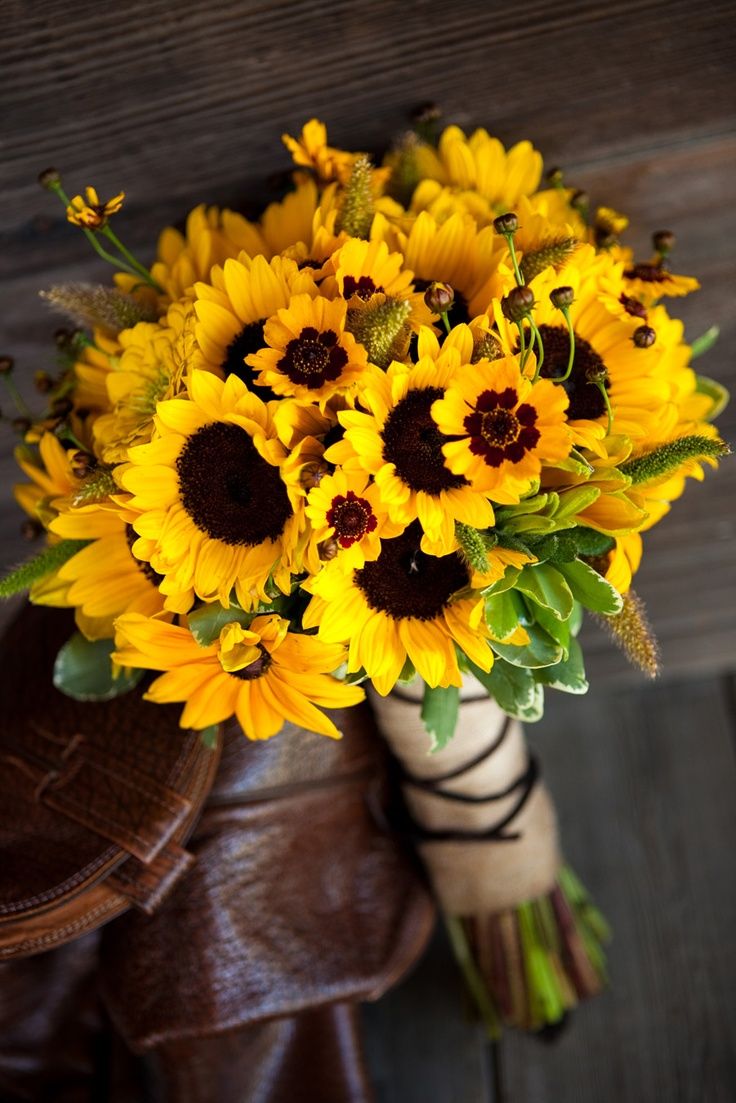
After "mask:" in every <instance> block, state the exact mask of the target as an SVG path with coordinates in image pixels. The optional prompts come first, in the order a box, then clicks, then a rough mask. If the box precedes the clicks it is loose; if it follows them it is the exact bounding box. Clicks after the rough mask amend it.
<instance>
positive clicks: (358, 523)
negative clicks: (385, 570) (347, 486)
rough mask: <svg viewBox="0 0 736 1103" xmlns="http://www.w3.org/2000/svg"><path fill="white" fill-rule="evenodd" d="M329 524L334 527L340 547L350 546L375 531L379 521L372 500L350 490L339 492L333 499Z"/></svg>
mask: <svg viewBox="0 0 736 1103" xmlns="http://www.w3.org/2000/svg"><path fill="white" fill-rule="evenodd" d="M327 524H328V525H332V527H333V528H334V530H335V539H336V540H337V542H338V544H339V545H340V547H341V548H349V547H350V546H351V544H354V543H355V542H356V540H360V539H361V538H362V537H363V536H366V535H367V534H368V533H369V532H374V531H375V528H376V525H377V524H378V521H377V520H376V515H375V514H374V512H373V510H372V508H371V504H370V502H369V501H367V499H366V498H359V497H358V496H357V495H356V494H355V493H354V492H353V491H352V490H349V491H348V492H347V494H346V495H342V494H337V495H336V496H335V497H334V498H333V499H332V505H331V506H330V508H329V509H328V511H327Z"/></svg>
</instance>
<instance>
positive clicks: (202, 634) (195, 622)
mask: <svg viewBox="0 0 736 1103" xmlns="http://www.w3.org/2000/svg"><path fill="white" fill-rule="evenodd" d="M252 620H253V614H252V613H244V612H243V610H242V609H241V608H240V607H239V606H237V605H231V606H230V608H229V609H224V608H223V607H222V605H220V603H219V601H213V602H211V603H209V604H207V605H202V606H201V607H200V608H199V609H195V610H194V612H192V613H190V614H189V630H190V631H191V633H192V635H193V636H194V638H195V640H196V641H197V643H198V644H199V646H200V647H209V646H210V644H212V643H214V642H215V640H216V639H217V638H218V636H219V635H220V632H221V631H222V630H223V628H224V627H225V625H226V624H231V623H232V622H233V621H237V622H238V624H242V625H243V627H244V628H249V627H250V623H251V621H252Z"/></svg>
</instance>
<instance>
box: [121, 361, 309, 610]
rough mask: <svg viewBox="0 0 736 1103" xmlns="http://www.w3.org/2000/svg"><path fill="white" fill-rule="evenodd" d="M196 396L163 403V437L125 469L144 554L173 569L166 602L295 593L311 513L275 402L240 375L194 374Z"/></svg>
mask: <svg viewBox="0 0 736 1103" xmlns="http://www.w3.org/2000/svg"><path fill="white" fill-rule="evenodd" d="M189 396H190V397H189V398H188V399H184V398H174V399H170V400H169V401H167V402H160V403H159V404H158V408H157V413H156V424H157V429H158V436H157V437H156V438H155V439H154V440H153V441H152V442H151V443H150V444H143V445H138V446H136V447H134V448H131V449H129V453H128V455H129V460H130V464H129V465H128V466H126V467H124V469H123V470H122V473H121V474H120V476H119V479H120V483H121V485H122V486H123V488H124V489H125V490H127V491H129V492H130V494H132V496H133V497H132V499H131V503H130V505H131V508H132V509H134V510H136V511H137V512H138V513H139V515H140V516H138V517H137V518H136V520H135V521H134V522H133V525H134V528H135V530H136V532H137V533H138V534H139V535H140V536H141V537H143V538H144V540H142V541H138V542H137V544H136V554H140V555H141V557H143V558H145V559H146V560H147V561H148V562H150V564H151V566H152V568H153V570H154V571H156V572H157V573H158V574H160V575H165V576H166V577H165V579H164V580H163V581H162V583H161V591H162V593H164V594H166V595H168V597H169V598H170V599H171V600H168V601H167V604H166V607H167V608H172V609H177V611H179V610H180V602H181V595H182V594H186V593H188V592H190V591H193V592H194V594H196V596H197V597H199V598H201V599H202V600H203V601H214V600H215V599H217V600H219V601H220V602H221V603H222V604H223V605H225V606H227V605H228V604H229V601H230V593H231V591H232V590H233V587H234V588H235V592H236V595H237V599H238V601H239V602H240V604H241V605H242V606H243V608H246V609H250V608H252V607H253V606H254V605H256V604H257V603H258V601H259V600H268V595H267V593H266V583H267V581H268V579H269V577H270V576H271V575H272V576H273V578H274V581H275V583H276V585H277V586H280V587H281V588H282V589H283V590H285V591H287V592H288V589H289V579H290V572H291V567H292V566H293V556H294V554H295V551H296V546H297V543H298V534H299V529H300V526H301V524H302V520H301V519H300V518H299V517H298V516H295V514H294V510H293V508H292V504H291V501H290V498H289V494H288V491H287V488H286V486H285V484H284V482H283V480H282V478H281V474H280V471H279V466H278V463H279V460H281V459H282V458H283V456H284V450H283V448H282V446H281V445H280V444H279V442H278V440H277V439H276V434H275V430H274V428H273V424H272V421H271V419H270V417H269V415H268V412H267V409H266V407H265V405H264V404H263V403H262V402H261V400H260V399H259V398H258V397H257V396H256V395H254V394H251V393H250V392H249V391H248V390H247V389H246V386H245V384H244V383H243V382H242V381H241V380H240V379H238V377H237V376H236V375H231V376H229V377H228V379H227V380H226V381H225V382H223V381H222V380H221V379H218V378H217V377H216V376H215V375H213V374H211V373H210V372H206V371H194V372H193V373H192V377H191V380H190V382H189Z"/></svg>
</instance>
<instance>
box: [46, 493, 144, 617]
mask: <svg viewBox="0 0 736 1103" xmlns="http://www.w3.org/2000/svg"><path fill="white" fill-rule="evenodd" d="M133 516H134V515H133V514H131V513H129V512H126V511H125V510H124V509H121V508H120V507H118V506H115V505H114V504H113V503H111V502H109V501H108V502H101V503H97V504H90V505H87V506H81V507H79V508H76V509H69V510H66V511H65V512H63V513H61V514H59V516H58V517H57V518H56V519H55V520H54V521H52V522H51V524H50V525H49V529H50V531H51V532H52V533H54V535H55V536H58V537H60V538H62V539H66V540H89V541H91V542H90V543H89V544H88V545H87V547H86V548H82V550H81V551H79V552H77V554H76V555H74V556H72V558H71V559H69V560H67V562H66V563H65V564H64V565H63V566H62V567H60V568H59V570H58V572H57V579H58V581H59V582H60V583H61V584H62V585H64V584H66V587H67V588H66V589H65V592H64V600H63V602H61V604H63V605H64V606H74V607H75V609H78V610H79V611H80V613H81V618H83V619H78V624H79V626H80V628H81V629H82V631H83V632H84V633H85V635H87V636H88V637H89V638H90V639H104V638H110V637H112V635H113V621H114V619H115V618H116V617H118V616H120V614H121V613H133V612H134V613H141V614H144V615H146V616H153V615H154V614H155V613H160V612H161V611H162V610H163V607H164V598H163V596H162V594H161V593H160V591H159V589H158V584H159V582H160V581H161V579H160V578H159V577H158V576H157V575H156V573H155V571H154V570H153V569H152V567H151V566H150V564H149V563H146V562H145V561H142V560H139V559H137V558H136V556H135V555H134V553H133V548H134V546H135V543H136V541H137V539H138V538H137V535H136V532H135V530H134V529H133V527H132V525H131V523H130V522H131V520H132V519H133ZM45 604H50V602H45Z"/></svg>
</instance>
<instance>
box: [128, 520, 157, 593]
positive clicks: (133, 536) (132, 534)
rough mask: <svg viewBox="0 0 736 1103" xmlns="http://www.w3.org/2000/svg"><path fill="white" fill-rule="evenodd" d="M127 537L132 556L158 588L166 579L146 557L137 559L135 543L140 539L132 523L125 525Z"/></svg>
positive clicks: (137, 565)
mask: <svg viewBox="0 0 736 1103" xmlns="http://www.w3.org/2000/svg"><path fill="white" fill-rule="evenodd" d="M125 539H126V541H127V544H128V550H129V551H130V558H131V559H132V560H133V562H134V563H135V565H136V567H137V568H138V570H139V571H141V573H142V574H144V575H145V576H146V578H147V579H148V581H149V582H150V583H151V585H152V586H155V587H156V589H158V588H159V586H160V585H161V583H162V582H163V580H164V576H163V575H162V574H159V573H158V571H154V569H153V567H152V566H151V564H150V563H147V562H146V561H145V559H137V558H136V556H135V555H133V545H134V544H135V542H136V540H137V539H138V533H137V532H136V531H135V529H134V528H133V526H132V525H126V526H125Z"/></svg>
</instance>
